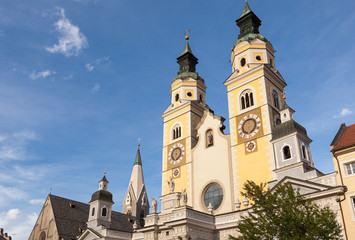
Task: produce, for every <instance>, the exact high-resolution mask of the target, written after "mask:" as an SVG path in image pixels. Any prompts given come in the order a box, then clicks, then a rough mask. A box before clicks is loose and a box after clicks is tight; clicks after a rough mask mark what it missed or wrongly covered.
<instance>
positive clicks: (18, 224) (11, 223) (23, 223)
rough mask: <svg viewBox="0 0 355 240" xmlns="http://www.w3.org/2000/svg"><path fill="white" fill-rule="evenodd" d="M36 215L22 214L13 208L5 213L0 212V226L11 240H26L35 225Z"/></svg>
mask: <svg viewBox="0 0 355 240" xmlns="http://www.w3.org/2000/svg"><path fill="white" fill-rule="evenodd" d="M37 218H38V215H37V214H36V213H29V214H26V213H23V212H22V211H21V210H20V209H17V208H13V209H10V210H8V211H7V212H0V226H1V227H2V228H4V229H5V232H6V233H8V235H9V236H11V237H12V239H16V240H26V239H28V237H29V234H30V233H31V230H32V228H33V226H34V225H35V223H36V220H37Z"/></svg>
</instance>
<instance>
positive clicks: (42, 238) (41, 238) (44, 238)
mask: <svg viewBox="0 0 355 240" xmlns="http://www.w3.org/2000/svg"><path fill="white" fill-rule="evenodd" d="M39 240H46V233H45V232H42V233H41V235H40V237H39Z"/></svg>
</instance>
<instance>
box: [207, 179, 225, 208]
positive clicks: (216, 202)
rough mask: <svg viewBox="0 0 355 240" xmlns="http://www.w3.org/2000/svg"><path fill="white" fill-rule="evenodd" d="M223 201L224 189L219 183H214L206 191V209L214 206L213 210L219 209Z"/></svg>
mask: <svg viewBox="0 0 355 240" xmlns="http://www.w3.org/2000/svg"><path fill="white" fill-rule="evenodd" d="M222 200H223V190H222V187H221V186H219V185H218V184H217V183H213V184H211V185H209V186H208V187H207V189H206V191H205V194H204V196H203V201H204V203H205V206H206V208H208V206H209V205H210V203H211V205H212V207H213V210H215V209H217V208H219V206H220V205H221V203H222Z"/></svg>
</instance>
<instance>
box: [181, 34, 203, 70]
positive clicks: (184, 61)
mask: <svg viewBox="0 0 355 240" xmlns="http://www.w3.org/2000/svg"><path fill="white" fill-rule="evenodd" d="M189 31H190V30H188V29H186V32H185V35H186V36H185V39H186V44H185V48H184V50H183V51H182V53H181V54H180V56H179V57H178V58H177V60H178V61H177V62H178V63H179V65H180V69H179V70H180V71H179V72H178V74H182V73H187V72H195V71H196V64H197V63H198V59H197V58H196V57H195V56H194V54H193V53H192V51H191V48H190V44H189V39H190V37H189V35H188V32H189Z"/></svg>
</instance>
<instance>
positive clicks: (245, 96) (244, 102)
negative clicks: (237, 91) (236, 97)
mask: <svg viewBox="0 0 355 240" xmlns="http://www.w3.org/2000/svg"><path fill="white" fill-rule="evenodd" d="M240 102H241V107H242V110H243V109H246V108H248V107H251V106H254V97H253V92H252V91H251V90H250V89H248V90H245V91H244V92H243V93H242V94H241V96H240Z"/></svg>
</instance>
